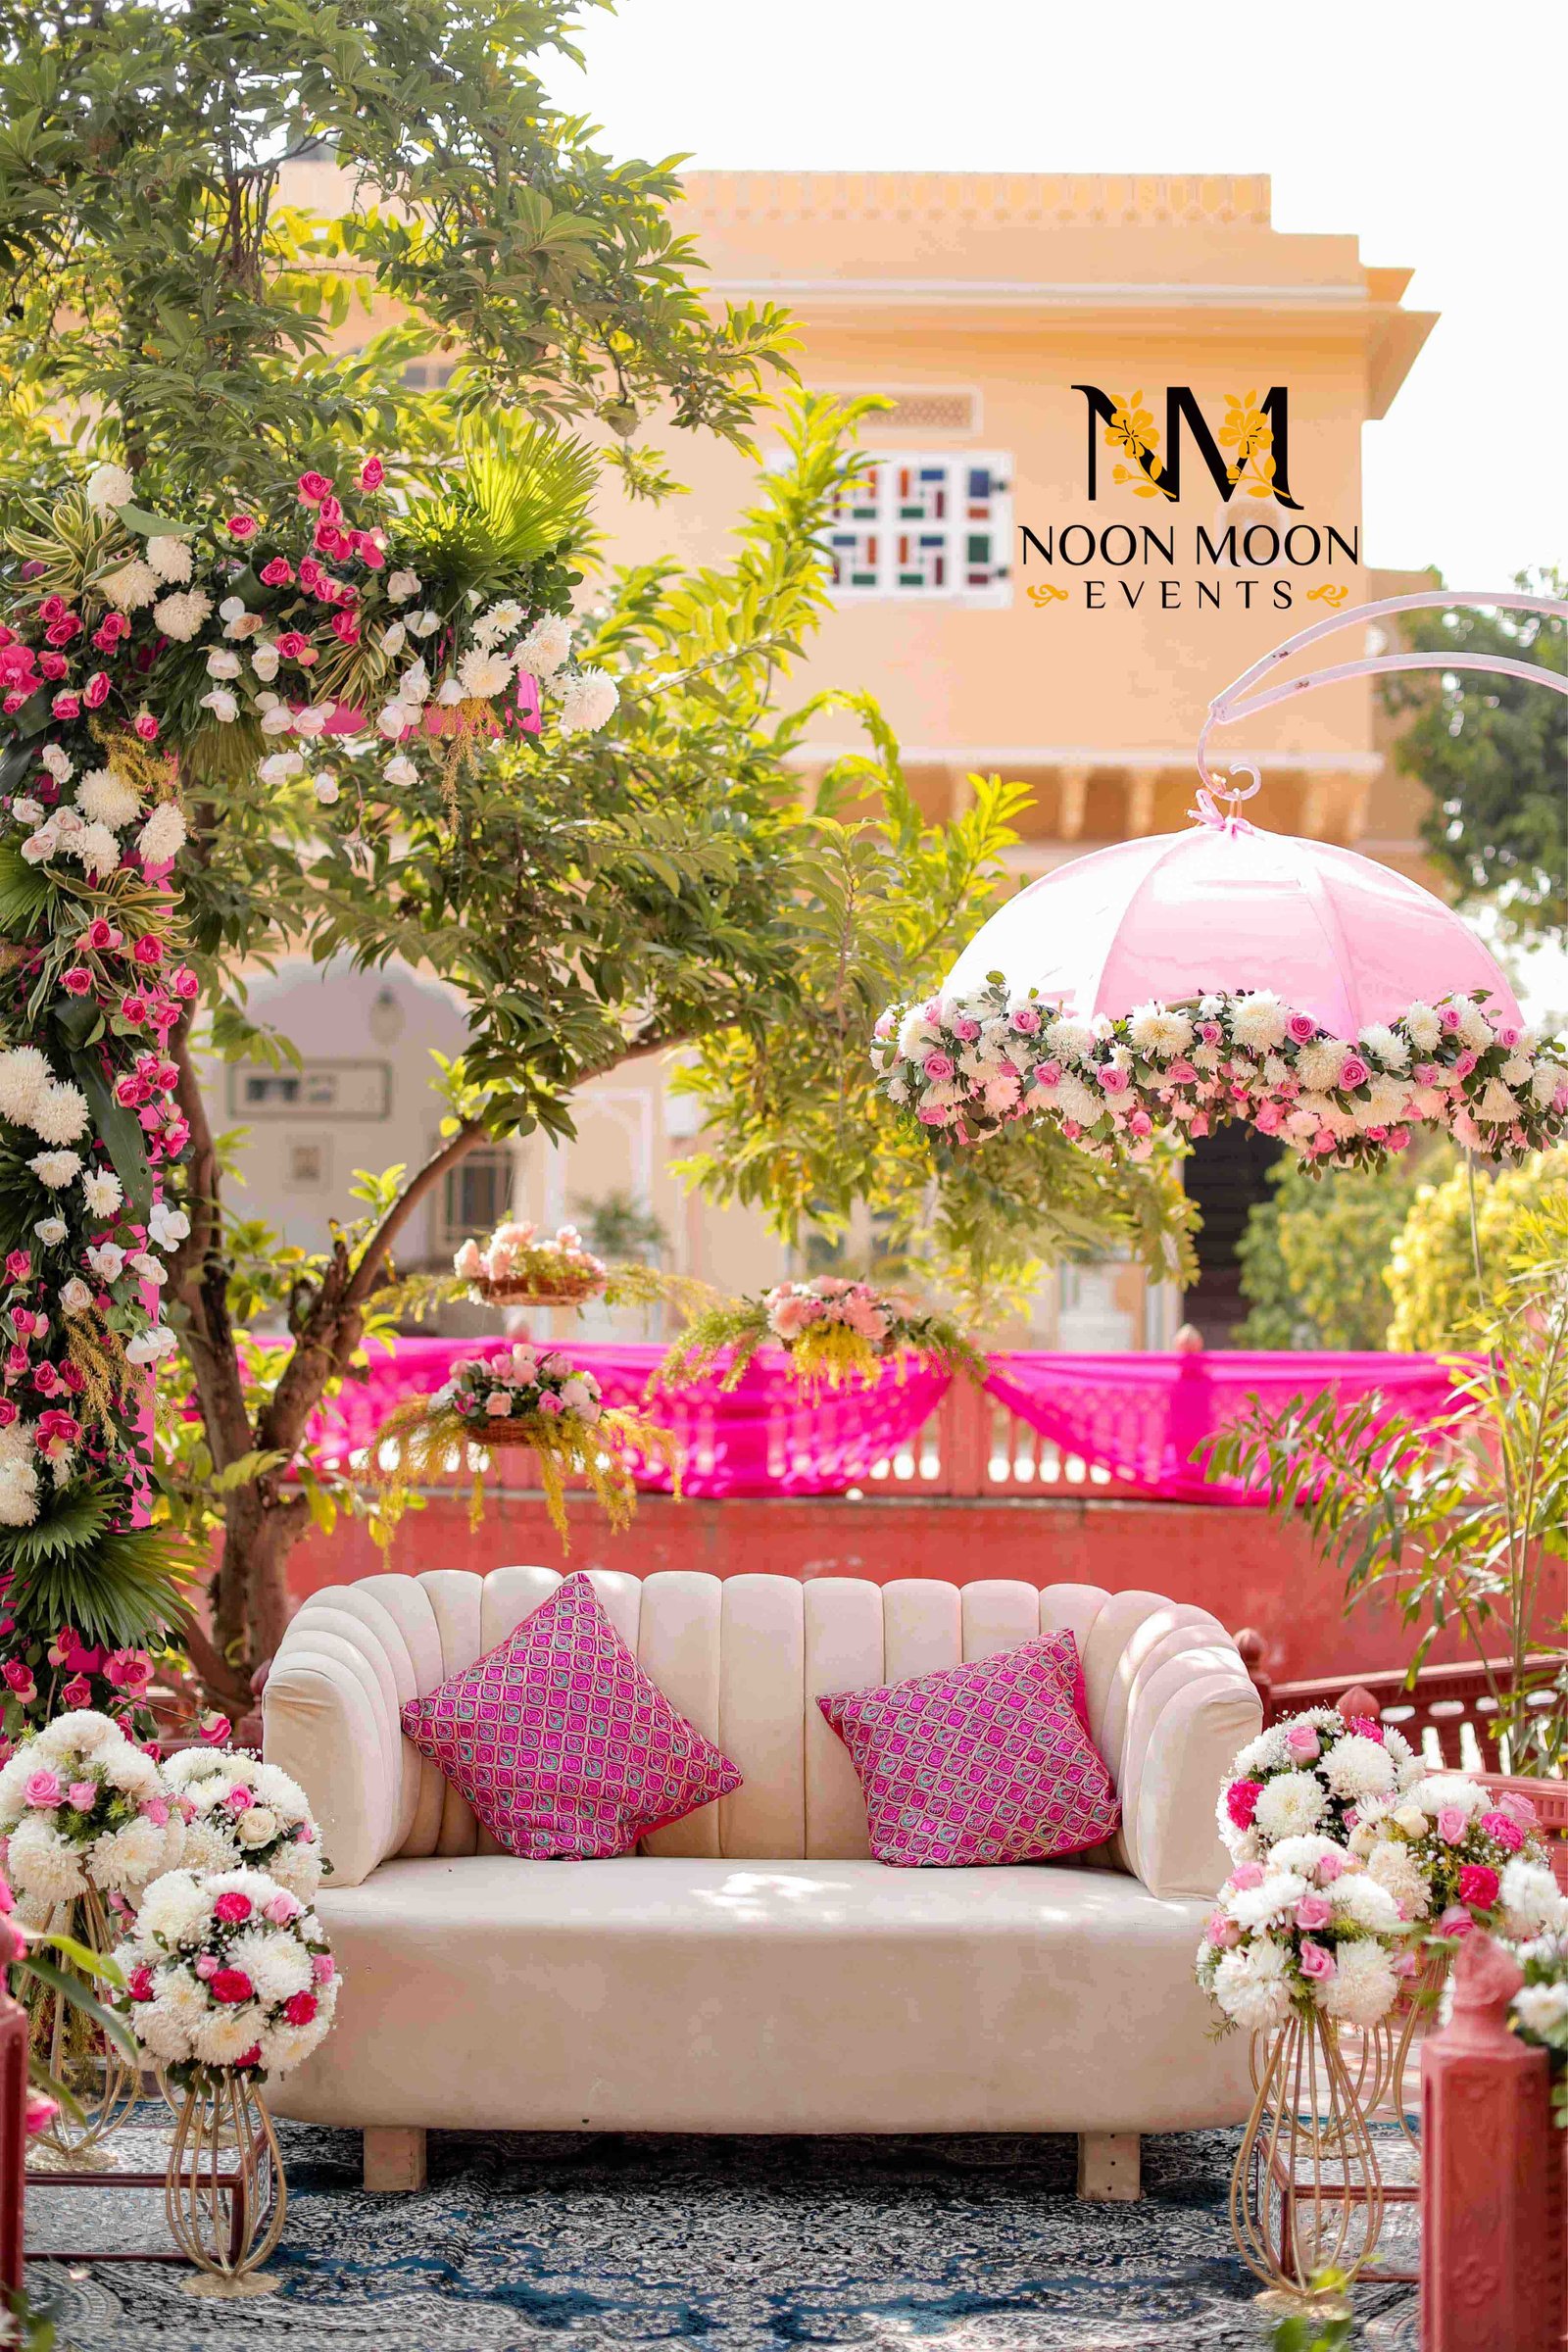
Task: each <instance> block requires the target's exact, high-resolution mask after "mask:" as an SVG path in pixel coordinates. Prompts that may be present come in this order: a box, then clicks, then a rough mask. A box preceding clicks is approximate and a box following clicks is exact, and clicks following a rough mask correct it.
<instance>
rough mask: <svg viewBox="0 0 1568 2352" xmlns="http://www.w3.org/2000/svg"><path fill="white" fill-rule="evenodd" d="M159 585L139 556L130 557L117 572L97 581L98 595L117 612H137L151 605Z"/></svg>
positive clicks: (153, 573)
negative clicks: (144, 606)
mask: <svg viewBox="0 0 1568 2352" xmlns="http://www.w3.org/2000/svg"><path fill="white" fill-rule="evenodd" d="M160 585H161V583H160V581H159V577H158V574H157V572H156V571H154V569H153V567H152V565H151V564H146V563H144V562H143V561H142V559H141V557H140V556H132V557H131V559H130V561H129V563H128V564H121V566H120V568H119V570H118V571H112V572H111V573H110V574H109V576H108V578H107V579H104V580H100V581H99V583H98V593H99V594H100V596H102V598H103V599H104V602H105V603H106V604H110V605H113V606H114V608H115V610H116V612H117V613H137V612H139V611H140V610H141V608H142V606H143V605H150V604H151V603H152V601H153V598H154V597H155V596H156V595H157V594H158V590H159V587H160Z"/></svg>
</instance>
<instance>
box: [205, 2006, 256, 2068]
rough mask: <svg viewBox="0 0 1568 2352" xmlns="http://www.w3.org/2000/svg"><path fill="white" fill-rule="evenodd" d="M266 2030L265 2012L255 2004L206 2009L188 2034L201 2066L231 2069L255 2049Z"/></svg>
mask: <svg viewBox="0 0 1568 2352" xmlns="http://www.w3.org/2000/svg"><path fill="white" fill-rule="evenodd" d="M266 2028H267V2016H266V2012H265V2011H264V2010H263V2009H262V2008H261V2007H260V2005H259V2004H258V2003H257V2002H255V2001H240V2002H238V2003H237V2004H236V2005H235V2006H233V2007H229V2006H228V2005H227V2004H225V2005H224V2006H223V2007H221V2008H215V2009H209V2011H208V2012H207V2015H206V2016H205V2017H204V2018H203V2019H202V2021H201V2023H200V2025H199V2026H197V2027H195V2028H194V2029H193V2031H192V2033H191V2037H190V2041H191V2048H192V2050H193V2051H194V2052H195V2054H196V2056H197V2057H198V2058H199V2059H200V2060H201V2062H202V2064H203V2065H204V2066H232V2065H233V2063H234V2061H235V2059H236V2058H243V2057H244V2055H245V2053H246V2051H247V2050H250V2049H254V2048H255V2046H256V2043H257V2042H258V2041H259V2040H260V2038H261V2036H262V2034H264V2032H265V2031H266Z"/></svg>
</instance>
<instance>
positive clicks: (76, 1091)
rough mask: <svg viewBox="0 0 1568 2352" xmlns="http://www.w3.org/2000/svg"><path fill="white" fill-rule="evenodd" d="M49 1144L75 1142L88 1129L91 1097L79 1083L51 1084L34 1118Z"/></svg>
mask: <svg viewBox="0 0 1568 2352" xmlns="http://www.w3.org/2000/svg"><path fill="white" fill-rule="evenodd" d="M30 1125H31V1127H32V1132H33V1134H34V1135H35V1136H37V1137H38V1139H39V1141H40V1142H42V1143H45V1144H73V1143H75V1142H76V1141H77V1139H78V1138H79V1137H80V1136H82V1135H83V1134H85V1132H86V1128H87V1098H86V1096H85V1095H84V1094H83V1093H82V1091H81V1089H80V1088H79V1087H76V1086H67V1085H65V1084H64V1083H60V1084H57V1085H54V1086H51V1087H50V1089H49V1091H48V1093H47V1094H46V1095H45V1096H44V1098H43V1101H42V1102H41V1103H39V1104H38V1106H37V1108H36V1110H35V1111H34V1112H33V1114H32V1118H31V1121H30Z"/></svg>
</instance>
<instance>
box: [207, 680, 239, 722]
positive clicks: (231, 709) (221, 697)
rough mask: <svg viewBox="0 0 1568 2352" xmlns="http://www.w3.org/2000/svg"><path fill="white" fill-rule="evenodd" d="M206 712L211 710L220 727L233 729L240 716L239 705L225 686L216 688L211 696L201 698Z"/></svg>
mask: <svg viewBox="0 0 1568 2352" xmlns="http://www.w3.org/2000/svg"><path fill="white" fill-rule="evenodd" d="M201 705H202V709H203V710H204V711H211V712H212V714H213V716H214V717H215V718H216V719H217V721H218V723H219V725H220V726H221V727H231V726H232V725H233V723H234V721H235V719H236V718H238V716H239V704H238V703H237V701H236V700H235V698H234V696H233V695H231V694H230V693H229V691H228V689H227V688H226V687H225V686H215V687H214V688H213V691H212V693H211V694H204V695H203V696H202V698H201Z"/></svg>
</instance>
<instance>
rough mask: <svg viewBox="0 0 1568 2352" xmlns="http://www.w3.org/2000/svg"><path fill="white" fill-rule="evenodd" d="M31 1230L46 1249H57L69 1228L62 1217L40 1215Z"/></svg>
mask: <svg viewBox="0 0 1568 2352" xmlns="http://www.w3.org/2000/svg"><path fill="white" fill-rule="evenodd" d="M32 1230H33V1232H34V1233H35V1234H36V1235H37V1236H38V1239H39V1241H40V1242H42V1244H43V1246H44V1248H45V1249H46V1250H58V1249H59V1247H60V1245H61V1243H62V1242H63V1241H64V1240H65V1238H66V1235H67V1234H68V1233H69V1232H70V1230H71V1228H70V1226H69V1225H68V1224H67V1223H66V1220H65V1218H64V1217H40V1218H39V1219H38V1222H37V1224H36V1225H34V1227H33V1229H32Z"/></svg>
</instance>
